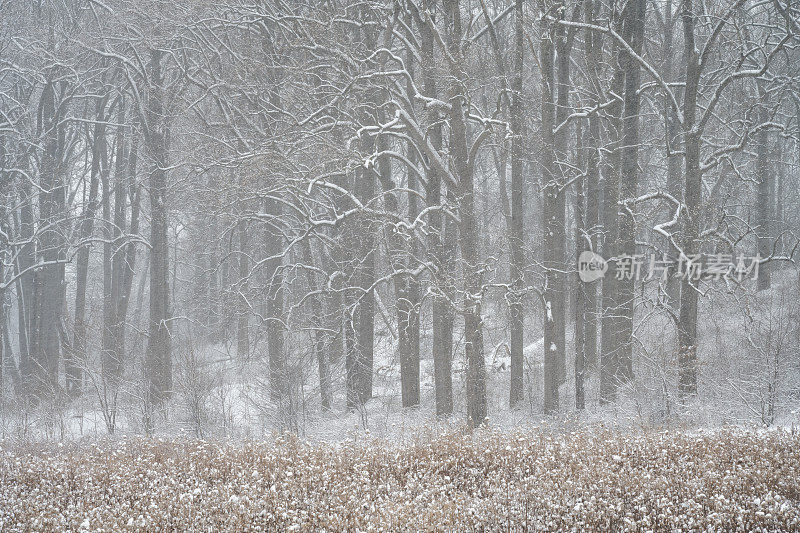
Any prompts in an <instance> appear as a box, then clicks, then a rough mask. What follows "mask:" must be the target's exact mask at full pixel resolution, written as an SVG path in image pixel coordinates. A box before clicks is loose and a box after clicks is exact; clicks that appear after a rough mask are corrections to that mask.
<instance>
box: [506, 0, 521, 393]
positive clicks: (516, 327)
mask: <svg viewBox="0 0 800 533" xmlns="http://www.w3.org/2000/svg"><path fill="white" fill-rule="evenodd" d="M522 5H523V1H522V0H516V1H515V3H514V66H513V68H514V72H513V76H512V78H511V92H512V96H511V109H510V115H511V117H510V118H511V132H512V135H513V136H512V138H511V228H510V232H509V246H510V248H511V254H510V255H511V262H510V269H509V274H510V277H511V291H510V292H509V314H510V318H511V320H510V324H509V329H510V341H511V342H510V351H511V385H510V390H509V406H510V407H511V408H514V407H517V406H519V405H520V404H521V402H522V399H523V386H524V381H523V371H524V364H525V361H524V356H523V350H524V342H525V340H524V339H525V335H524V331H525V314H524V308H523V306H522V298H523V294H524V289H525V276H524V275H525V256H524V254H523V244H524V235H525V230H524V224H525V202H524V198H525V191H524V176H523V175H522V170H523V168H522V157H523V147H524V145H523V135H524V131H523V117H522V111H523V106H522V68H523V50H524V41H523V20H522V16H523V13H522Z"/></svg>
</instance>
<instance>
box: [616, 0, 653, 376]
mask: <svg viewBox="0 0 800 533" xmlns="http://www.w3.org/2000/svg"><path fill="white" fill-rule="evenodd" d="M645 6H646V4H645V0H632V1H631V2H630V3H629V5H628V7H627V9H628V14H627V17H626V18H627V20H626V21H625V25H626V26H630V29H629V30H626V31H625V32H624V33H625V34H628V35H629V36H630V39H629V44H630V46H631V48H632V49H633V51H634V52H635V53H636V54H637V55H641V51H642V43H643V41H644V21H645V8H646V7H645ZM622 60H623V61H624V63H623V65H621V66H622V67H623V68H624V70H625V96H624V98H625V114H624V116H623V119H622V144H623V147H622V162H621V167H620V170H621V179H620V181H621V191H620V192H621V196H622V199H623V201H627V200H632V199H634V198H636V196H637V185H638V182H639V179H638V176H639V120H640V116H639V80H640V68H639V63H638V62H637V61H636V60H635V59H634V58H633V56H631V55H630V54H629V53H625V54H624V55H623V56H622ZM632 210H633V206H631V208H630V210H628V209H622V210H621V212H620V221H619V240H620V243H619V253H620V254H621V255H624V256H629V257H633V256H634V255H635V254H636V224H635V220H634V218H633V214H632ZM635 284H636V276H635V274H634V273H633V272H632V273H631V275H630V276H623V278H622V279H621V280H619V289H618V290H619V299H620V302H619V304H620V312H619V316H620V321H619V326H620V329H619V331H618V332H617V335H618V336H619V338H618V342H619V344H620V350H619V358H618V364H619V381H620V383H629V382H630V381H632V380H633V311H634V302H633V300H634V286H635Z"/></svg>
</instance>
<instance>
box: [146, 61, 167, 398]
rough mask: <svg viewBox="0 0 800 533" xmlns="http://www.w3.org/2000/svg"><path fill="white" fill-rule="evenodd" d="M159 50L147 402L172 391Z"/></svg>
mask: <svg viewBox="0 0 800 533" xmlns="http://www.w3.org/2000/svg"><path fill="white" fill-rule="evenodd" d="M162 59H163V52H162V51H160V50H151V51H150V62H149V70H150V80H149V82H150V87H149V88H148V92H149V94H148V99H147V104H148V105H147V110H146V127H145V128H144V129H145V132H146V134H145V139H146V141H147V144H148V148H149V151H150V156H151V157H152V158H153V162H154V168H153V170H152V171H151V173H150V179H149V183H148V185H149V189H150V190H149V193H150V246H151V249H150V325H149V330H150V333H149V337H148V341H147V353H146V369H147V375H148V381H149V402H150V403H151V404H160V403H161V402H163V400H165V399H166V398H167V397H169V396H170V395H171V392H172V350H171V336H170V319H171V315H170V303H169V301H170V300H169V244H168V239H167V229H168V224H167V199H166V194H167V168H168V166H169V162H168V160H169V151H168V132H167V124H166V117H165V111H166V110H165V108H164V88H163V84H164V73H163V65H162Z"/></svg>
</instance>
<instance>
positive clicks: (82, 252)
mask: <svg viewBox="0 0 800 533" xmlns="http://www.w3.org/2000/svg"><path fill="white" fill-rule="evenodd" d="M106 101H107V98H102V99H100V100H99V101H98V102H97V123H95V126H94V139H93V143H92V166H91V169H90V174H89V197H88V198H87V203H86V209H85V211H84V213H83V218H82V220H81V222H80V226H79V236H80V237H79V238H80V240H81V241H86V240H88V239H90V238H91V236H92V232H93V230H94V219H95V215H96V213H97V205H98V201H97V192H98V189H99V176H100V174H101V173H102V172H105V168H106V165H107V163H106V161H107V159H108V157H107V154H106V137H105V135H106V134H105V122H106V118H105V106H106ZM89 250H90V245H89V244H88V243H87V244H83V245H81V247H80V248H79V249H78V253H77V264H76V267H75V325H74V329H73V341H72V350H71V352H72V353H71V354H70V357H69V358H68V359H67V360H66V361H65V362H64V370H65V374H66V386H67V394H68V395H69V396H70V397H73V398H74V397H76V396H79V395H80V394H81V387H82V383H83V366H84V364H85V361H86V285H87V278H88V275H89Z"/></svg>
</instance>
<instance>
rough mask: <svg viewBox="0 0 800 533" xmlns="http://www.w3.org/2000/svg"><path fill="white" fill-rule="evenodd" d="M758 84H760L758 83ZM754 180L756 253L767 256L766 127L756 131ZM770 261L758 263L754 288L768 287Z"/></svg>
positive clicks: (762, 113)
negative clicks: (755, 185)
mask: <svg viewBox="0 0 800 533" xmlns="http://www.w3.org/2000/svg"><path fill="white" fill-rule="evenodd" d="M759 85H760V84H759ZM759 93H761V98H762V102H761V107H760V109H759V111H758V119H759V122H760V123H762V124H763V123H764V122H767V121H768V120H769V116H768V114H767V110H766V108H765V106H766V102H765V101H764V100H765V99H766V94H765V91H763V89H761V87H760V86H759ZM756 182H757V196H756V224H757V227H758V230H757V233H756V235H757V236H758V239H757V240H758V255H759V256H760V257H762V258H763V257H769V256H770V255H772V231H770V230H771V222H772V219H773V217H772V213H771V211H772V205H771V204H772V195H771V194H770V187H771V186H772V183H773V179H771V178H770V168H769V131H768V130H767V128H761V130H759V131H758V133H756ZM771 281H772V280H771V276H770V263H768V262H767V263H764V264H762V265H760V267H759V270H758V280H756V289H757V290H759V291H763V290H766V289H769V288H770V285H771Z"/></svg>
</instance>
